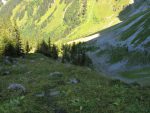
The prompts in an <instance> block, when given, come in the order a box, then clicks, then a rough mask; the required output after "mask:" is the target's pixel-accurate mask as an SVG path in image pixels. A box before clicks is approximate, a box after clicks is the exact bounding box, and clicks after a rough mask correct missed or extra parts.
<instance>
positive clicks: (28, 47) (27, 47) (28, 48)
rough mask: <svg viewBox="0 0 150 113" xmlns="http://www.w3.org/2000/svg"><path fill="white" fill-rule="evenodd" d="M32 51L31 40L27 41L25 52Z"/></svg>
mask: <svg viewBox="0 0 150 113" xmlns="http://www.w3.org/2000/svg"><path fill="white" fill-rule="evenodd" d="M29 52H30V46H29V42H28V41H27V42H26V46H25V53H26V54H28V53H29Z"/></svg>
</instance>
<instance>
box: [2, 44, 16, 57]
mask: <svg viewBox="0 0 150 113" xmlns="http://www.w3.org/2000/svg"><path fill="white" fill-rule="evenodd" d="M3 56H10V57H16V56H17V54H16V49H15V47H14V45H13V44H12V43H11V42H8V43H7V44H6V45H5V47H4V50H3Z"/></svg>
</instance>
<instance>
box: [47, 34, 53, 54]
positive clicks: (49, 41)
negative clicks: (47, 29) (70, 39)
mask: <svg viewBox="0 0 150 113" xmlns="http://www.w3.org/2000/svg"><path fill="white" fill-rule="evenodd" d="M51 46H52V45H51V38H50V37H49V39H48V48H49V56H51V51H52V48H51Z"/></svg>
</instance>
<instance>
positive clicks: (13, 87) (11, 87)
mask: <svg viewBox="0 0 150 113" xmlns="http://www.w3.org/2000/svg"><path fill="white" fill-rule="evenodd" d="M8 89H9V90H21V91H22V92H26V88H25V87H24V86H23V85H21V84H17V83H13V84H10V85H9V87H8Z"/></svg>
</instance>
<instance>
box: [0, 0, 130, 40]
mask: <svg viewBox="0 0 150 113" xmlns="http://www.w3.org/2000/svg"><path fill="white" fill-rule="evenodd" d="M129 4H130V0H36V1H35V0H10V1H9V2H7V4H6V5H5V7H3V8H2V9H1V11H0V15H1V17H4V18H10V19H11V21H12V23H14V21H16V23H17V24H18V26H19V27H20V31H21V33H22V37H23V38H29V39H30V40H31V39H32V40H34V41H35V40H38V39H39V38H43V37H44V38H47V37H51V38H52V39H55V40H59V39H62V38H68V39H69V40H70V39H75V38H80V37H83V36H86V35H89V34H91V33H94V32H96V31H99V30H101V29H104V28H107V27H109V26H111V25H114V24H116V23H118V22H119V19H118V18H117V16H118V15H119V13H120V12H121V11H122V10H123V9H124V8H125V7H126V6H128V5H129ZM106 9H107V10H106ZM68 39H67V40H68Z"/></svg>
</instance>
